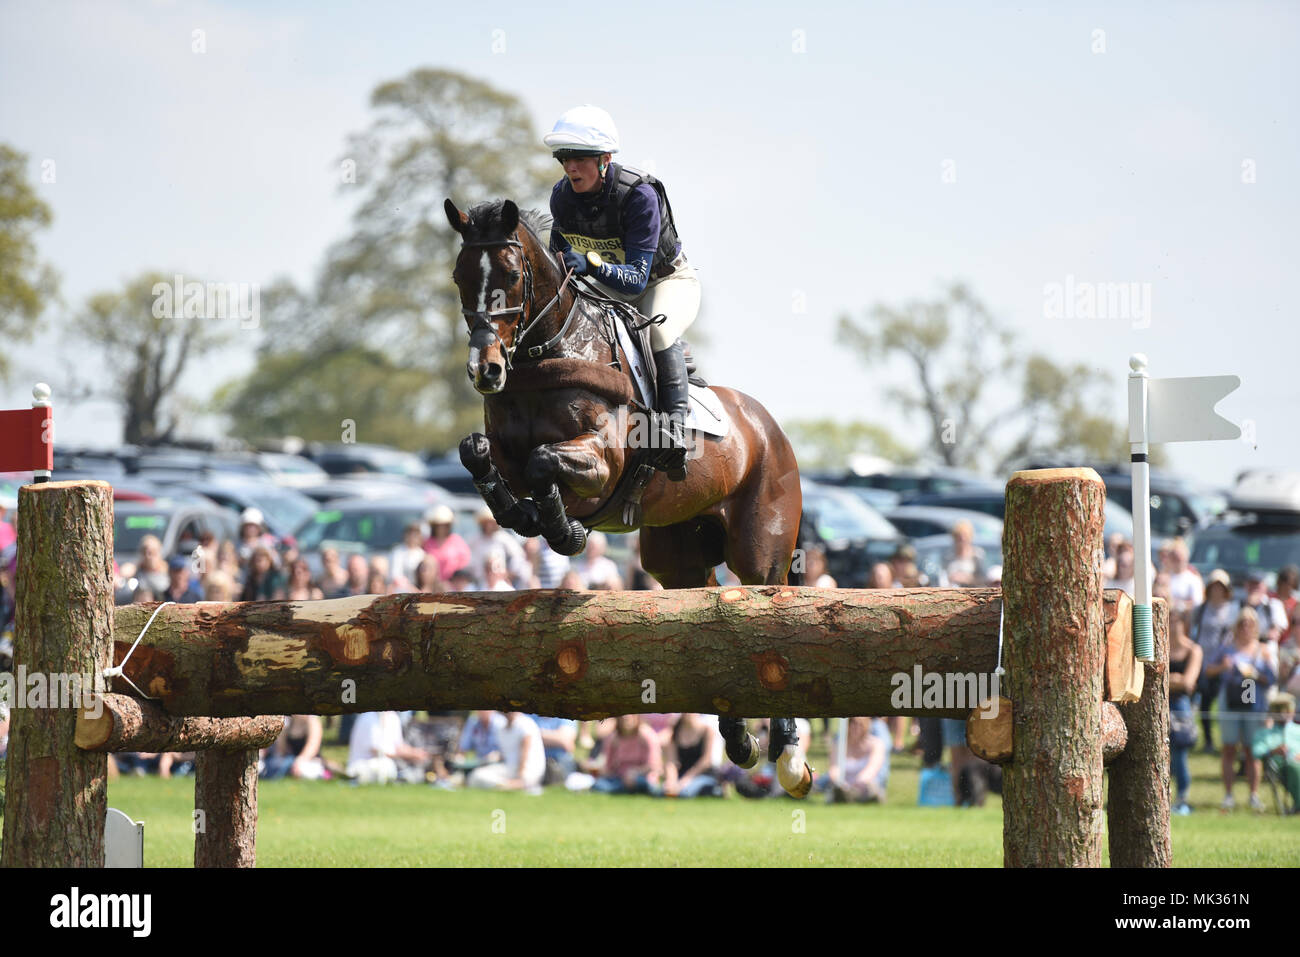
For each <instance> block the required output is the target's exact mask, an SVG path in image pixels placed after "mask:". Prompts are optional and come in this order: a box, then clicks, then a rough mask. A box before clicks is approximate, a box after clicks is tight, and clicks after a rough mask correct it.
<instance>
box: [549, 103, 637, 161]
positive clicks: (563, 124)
mask: <svg viewBox="0 0 1300 957" xmlns="http://www.w3.org/2000/svg"><path fill="white" fill-rule="evenodd" d="M542 142H544V143H545V144H546V145H547V146H548V147H550V148H551V149H552V150H590V151H591V152H592V153H617V152H618V127H616V126H615V125H614V120H613V118H612V117H611V116H610V115H609V114H608V113H606V112H605V111H604V110H602V109H601V108H600V107H598V106H575V107H574V108H573V109H571V110H566V111H565V112H564V115H563V116H561V117H560V118H559V120H557V121H556V123H555V128H554V129H552V130H551V132H549V133H547V134H546V135H545V136H543V137H542Z"/></svg>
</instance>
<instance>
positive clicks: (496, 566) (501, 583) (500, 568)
mask: <svg viewBox="0 0 1300 957" xmlns="http://www.w3.org/2000/svg"><path fill="white" fill-rule="evenodd" d="M483 590H484V591H514V590H515V586H514V585H513V584H511V582H510V573H509V571H508V570H507V569H506V559H505V556H504V555H502V554H501V553H500V552H495V551H493V552H488V553H487V557H486V558H484V559H483Z"/></svg>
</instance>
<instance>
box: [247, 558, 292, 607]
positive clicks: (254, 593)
mask: <svg viewBox="0 0 1300 957" xmlns="http://www.w3.org/2000/svg"><path fill="white" fill-rule="evenodd" d="M283 597H284V590H283V589H282V588H281V585H280V574H279V572H278V571H276V567H275V557H274V556H273V555H272V554H271V549H269V548H267V547H265V546H263V545H259V546H257V548H255V549H254V551H253V557H252V559H251V560H250V563H249V568H248V574H247V576H245V578H244V589H243V591H242V592H241V593H240V595H239V600H240V601H274V600H276V599H279V598H283Z"/></svg>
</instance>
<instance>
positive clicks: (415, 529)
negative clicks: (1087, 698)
mask: <svg viewBox="0 0 1300 957" xmlns="http://www.w3.org/2000/svg"><path fill="white" fill-rule="evenodd" d="M427 554H428V553H427V552H425V550H424V533H423V532H422V531H421V530H420V523H419V522H407V523H406V527H405V528H404V529H403V530H402V544H400V545H398V546H397V547H395V548H394V549H393V550H392V552H391V553H390V554H389V556H388V567H389V569H390V572H391V575H392V579H393V581H395V582H398V581H404V582H407V583H410V584H412V585H413V584H414V582H415V571H416V569H417V568H419V567H420V562H422V561H424V559H425V558H426V557H427Z"/></svg>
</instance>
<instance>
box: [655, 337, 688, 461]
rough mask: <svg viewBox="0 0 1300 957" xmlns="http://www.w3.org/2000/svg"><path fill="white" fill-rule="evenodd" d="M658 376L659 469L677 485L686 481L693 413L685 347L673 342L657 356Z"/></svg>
mask: <svg viewBox="0 0 1300 957" xmlns="http://www.w3.org/2000/svg"><path fill="white" fill-rule="evenodd" d="M655 369H656V370H657V371H658V374H659V411H660V413H661V414H660V415H659V416H658V420H659V421H658V433H659V434H658V444H659V448H660V449H662V450H663V452H662V454H661V455H660V456H659V461H658V467H659V468H660V469H662V470H663V471H665V472H667V473H668V477H669V478H670V479H672V480H673V481H674V482H680V481H682V480H683V479H685V478H686V427H685V425H684V423H685V421H686V415H687V413H688V411H689V410H690V385H689V383H688V382H687V380H686V360H685V358H683V356H682V344H681V342H680V341H678V342H674V343H673V344H672V345H671V346H669V347H668V348H667V349H664V350H663V351H661V352H656V353H655Z"/></svg>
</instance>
